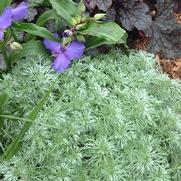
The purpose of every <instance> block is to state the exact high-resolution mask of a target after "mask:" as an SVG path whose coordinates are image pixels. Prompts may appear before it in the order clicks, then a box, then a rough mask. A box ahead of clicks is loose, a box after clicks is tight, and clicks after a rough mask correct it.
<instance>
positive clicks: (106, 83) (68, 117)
mask: <svg viewBox="0 0 181 181" xmlns="http://www.w3.org/2000/svg"><path fill="white" fill-rule="evenodd" d="M48 62H49V61H47V60H46V59H44V58H43V57H42V56H39V57H37V56H36V57H27V58H26V59H25V60H23V61H22V62H19V63H18V65H17V66H16V67H15V68H14V70H13V71H12V73H10V74H7V75H4V80H3V81H2V82H1V85H3V86H4V87H6V89H9V90H11V91H12V94H13V97H12V98H11V100H10V102H9V105H8V109H7V111H8V112H7V113H8V114H10V115H11V114H12V115H14V116H15V117H16V116H17V117H25V115H27V114H28V113H29V111H30V110H31V109H32V108H33V106H34V105H36V104H37V102H38V100H39V98H41V97H42V96H43V94H44V92H45V91H46V90H47V89H48V85H50V84H51V82H52V81H55V80H56V81H55V82H56V83H55V88H54V90H53V92H52V93H51V95H50V97H49V99H48V102H47V103H46V105H45V106H44V108H43V110H42V111H41V112H40V113H39V114H38V117H37V119H36V120H35V122H34V123H33V124H32V125H31V127H30V129H29V131H28V132H27V133H26V135H25V136H24V137H23V138H22V147H21V148H20V151H19V152H18V153H17V154H16V155H15V156H14V157H13V158H12V159H10V160H9V161H3V162H2V163H1V164H0V173H1V180H4V181H7V180H27V181H29V180H31V181H33V180H36V181H38V180H114V181H115V180H118V181H120V180H150V181H151V180H170V181H171V180H175V181H178V180H180V179H181V170H180V165H181V158H180V151H181V145H180V139H181V137H180V133H181V127H180V125H181V124H180V120H181V105H180V100H181V87H180V82H179V81H174V80H171V79H170V78H168V76H167V75H165V74H161V73H160V70H159V69H158V68H156V67H155V66H156V65H155V60H154V59H153V56H152V55H151V54H147V53H144V52H138V53H134V52H132V53H130V55H129V56H126V55H124V54H122V53H120V50H117V51H112V52H111V53H110V54H108V55H98V56H97V57H96V58H94V59H91V58H90V57H84V58H83V59H82V60H80V61H79V62H77V61H76V62H74V63H73V65H72V67H71V68H70V69H68V70H67V71H66V72H65V73H63V74H60V75H59V74H56V73H54V72H53V71H52V70H51V69H50V64H49V63H48ZM5 122H6V124H5V128H4V134H3V141H2V142H1V144H2V143H3V144H4V146H5V145H6V144H8V143H9V142H11V140H12V137H14V136H15V135H17V133H18V132H19V131H20V129H21V127H22V125H23V122H22V121H20V120H19V121H15V120H14V119H10V118H9V119H7V118H6V120H5ZM2 146H3V145H2Z"/></svg>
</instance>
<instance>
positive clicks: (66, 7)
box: [50, 0, 81, 25]
mask: <svg viewBox="0 0 181 181" xmlns="http://www.w3.org/2000/svg"><path fill="white" fill-rule="evenodd" d="M50 3H51V5H52V7H53V9H54V10H55V11H56V13H57V14H58V15H59V16H60V17H62V18H63V19H64V20H65V21H66V22H67V24H68V25H73V24H72V18H73V17H76V16H80V13H81V12H80V11H79V8H78V4H76V3H74V2H73V1H72V0H50Z"/></svg>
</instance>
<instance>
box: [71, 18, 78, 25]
mask: <svg viewBox="0 0 181 181" xmlns="http://www.w3.org/2000/svg"><path fill="white" fill-rule="evenodd" d="M76 24H77V21H76V19H75V17H73V18H72V19H71V25H72V26H75V25H76Z"/></svg>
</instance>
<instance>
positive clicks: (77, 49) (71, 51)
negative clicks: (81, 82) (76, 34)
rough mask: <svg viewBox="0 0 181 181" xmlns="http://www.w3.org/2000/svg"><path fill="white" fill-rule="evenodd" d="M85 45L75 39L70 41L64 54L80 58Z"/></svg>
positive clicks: (72, 58) (70, 57)
mask: <svg viewBox="0 0 181 181" xmlns="http://www.w3.org/2000/svg"><path fill="white" fill-rule="evenodd" d="M84 49H85V45H84V44H83V43H81V42H78V41H76V40H74V41H72V42H71V43H70V44H69V45H68V46H67V47H66V49H65V55H66V56H67V57H68V58H69V59H70V60H74V59H77V58H80V57H81V56H82V55H83V53H84Z"/></svg>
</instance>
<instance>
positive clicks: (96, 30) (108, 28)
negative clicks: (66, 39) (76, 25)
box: [78, 21, 127, 48]
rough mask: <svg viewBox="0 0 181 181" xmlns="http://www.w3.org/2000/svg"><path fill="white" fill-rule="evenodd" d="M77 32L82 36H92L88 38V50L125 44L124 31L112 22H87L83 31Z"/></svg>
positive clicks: (125, 34) (125, 36)
mask: <svg viewBox="0 0 181 181" xmlns="http://www.w3.org/2000/svg"><path fill="white" fill-rule="evenodd" d="M78 32H79V33H80V34H83V35H91V36H92V37H89V38H88V41H89V42H88V44H90V45H89V46H88V47H89V48H92V47H96V46H99V45H101V44H118V43H123V44H125V43H126V40H127V33H126V31H125V30H123V29H122V28H121V27H120V26H119V25H117V24H116V23H114V22H106V23H105V22H95V21H89V22H88V23H87V26H86V27H85V28H84V29H82V30H79V31H78ZM95 37H96V38H95ZM91 41H92V43H91ZM96 41H97V45H96Z"/></svg>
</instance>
